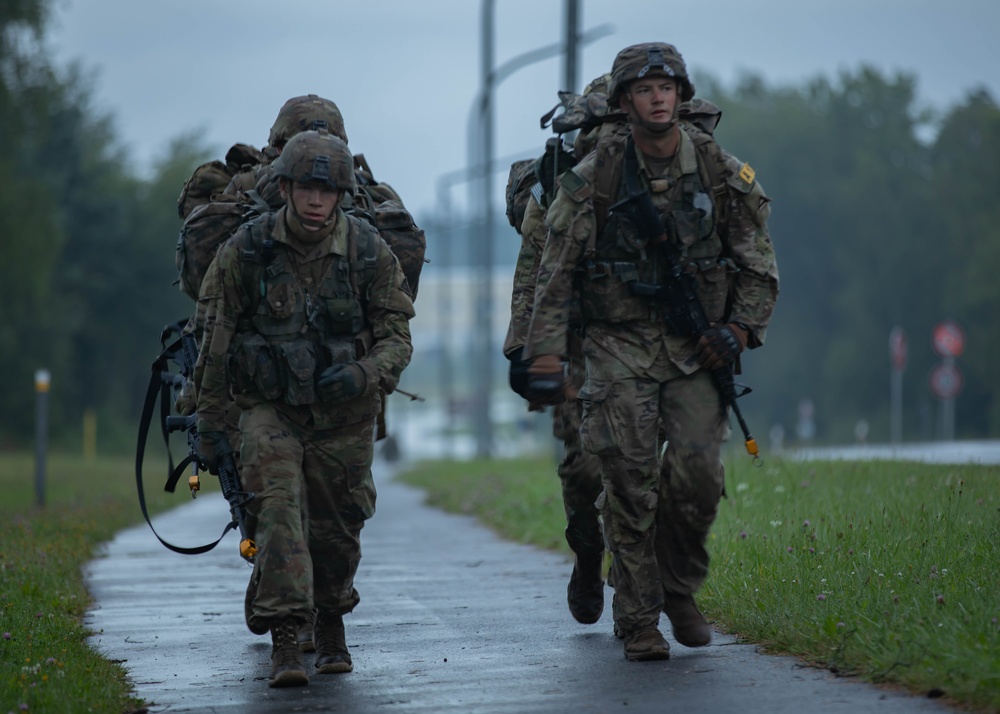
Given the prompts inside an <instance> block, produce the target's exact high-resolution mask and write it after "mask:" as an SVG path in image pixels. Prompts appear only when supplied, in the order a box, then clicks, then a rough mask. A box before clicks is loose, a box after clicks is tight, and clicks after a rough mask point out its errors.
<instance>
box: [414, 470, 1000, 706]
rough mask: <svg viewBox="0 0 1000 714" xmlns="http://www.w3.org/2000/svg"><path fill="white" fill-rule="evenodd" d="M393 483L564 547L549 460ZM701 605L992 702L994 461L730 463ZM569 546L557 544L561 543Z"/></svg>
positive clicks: (733, 627) (743, 635)
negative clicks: (959, 463)
mask: <svg viewBox="0 0 1000 714" xmlns="http://www.w3.org/2000/svg"><path fill="white" fill-rule="evenodd" d="M402 478H403V480H405V481H406V482H408V483H411V484H413V485H416V486H418V487H421V488H423V489H426V490H427V492H428V502H429V503H431V504H433V505H436V506H440V507H443V508H446V509H448V510H452V511H457V512H462V513H467V514H474V515H476V516H478V517H479V518H481V519H482V520H483V522H485V523H486V524H488V525H490V526H491V527H492V528H494V529H495V530H496V531H497V532H498V533H500V534H501V535H503V536H505V537H508V538H511V539H515V540H519V541H523V542H528V543H533V544H535V545H539V546H542V547H545V548H555V549H559V550H562V551H567V548H566V545H565V542H564V540H563V537H562V530H563V528H564V526H565V523H564V516H563V511H562V506H561V503H560V496H559V481H558V478H557V477H556V474H555V466H554V464H553V463H552V461H551V460H549V459H536V460H531V459H523V460H516V461H482V462H434V463H424V464H419V465H417V466H416V467H415V468H414V469H413V470H411V471H409V472H408V473H406V474H403V475H402ZM727 491H728V498H727V499H725V500H723V502H722V504H721V506H720V512H719V518H718V520H717V521H716V524H715V526H714V528H713V531H712V534H711V536H710V542H709V548H710V552H711V554H712V567H711V572H710V574H709V577H708V581H707V583H706V585H705V587H704V588H703V589H702V591H701V593H700V594H699V604H700V605H701V606H702V609H703V610H704V611H705V612H706V614H707V615H708V616H709V617H710V618H711V619H712V620H714V621H715V623H716V625H717V626H719V627H720V628H721V629H723V630H725V631H727V632H730V633H733V634H736V635H737V636H738V637H739V638H740V639H741V640H743V641H748V642H756V643H761V644H763V645H765V646H766V648H767V649H768V650H769V651H771V652H775V653H787V654H793V655H796V656H798V657H800V658H802V659H804V660H805V661H807V662H809V663H811V664H813V665H816V666H821V667H826V668H829V669H831V670H834V671H836V672H839V673H841V674H844V675H851V676H857V677H859V678H861V679H864V680H866V681H871V682H876V683H887V684H894V685H901V686H903V687H906V688H908V689H909V690H911V691H913V692H918V693H922V694H934V695H938V694H941V695H944V696H945V697H947V698H948V699H949V700H951V701H954V702H956V703H960V704H962V705H964V706H966V707H968V708H971V709H975V710H982V711H1000V573H998V569H1000V467H995V466H991V467H986V466H942V465H929V464H916V463H896V462H867V463H863V462H862V463H854V462H811V463H799V462H791V461H781V460H777V459H774V460H771V461H770V462H769V463H768V464H767V465H765V467H764V468H761V469H756V468H752V467H751V466H750V465H749V464H748V463H747V462H746V460H745V459H744V458H743V457H740V456H737V457H735V458H733V459H732V460H731V462H730V468H729V471H728V474H727ZM567 552H568V551H567Z"/></svg>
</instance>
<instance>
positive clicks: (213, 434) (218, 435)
mask: <svg viewBox="0 0 1000 714" xmlns="http://www.w3.org/2000/svg"><path fill="white" fill-rule="evenodd" d="M198 457H199V458H200V459H201V460H202V461H203V462H204V464H205V467H206V468H207V469H208V472H209V473H210V474H212V475H213V476H218V475H219V466H221V465H222V463H223V461H225V460H226V459H227V458H230V459H231V458H232V457H233V446H232V444H230V443H229V437H228V436H226V432H224V431H201V432H198Z"/></svg>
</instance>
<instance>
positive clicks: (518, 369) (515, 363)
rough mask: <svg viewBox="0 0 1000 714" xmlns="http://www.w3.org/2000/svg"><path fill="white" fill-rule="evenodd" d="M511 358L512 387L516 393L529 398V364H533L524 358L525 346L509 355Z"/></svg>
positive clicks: (510, 377) (510, 374) (510, 376)
mask: <svg viewBox="0 0 1000 714" xmlns="http://www.w3.org/2000/svg"><path fill="white" fill-rule="evenodd" d="M507 359H509V360H510V373H509V379H510V388H511V389H513V390H514V393H515V394H517V395H518V396H520V397H523V398H524V399H527V398H528V366H529V365H530V364H531V363H530V362H528V361H527V360H526V359H524V348H523V347H518V348H517V349H516V350H514V351H513V352H511V353H510V355H509V356H508V357H507Z"/></svg>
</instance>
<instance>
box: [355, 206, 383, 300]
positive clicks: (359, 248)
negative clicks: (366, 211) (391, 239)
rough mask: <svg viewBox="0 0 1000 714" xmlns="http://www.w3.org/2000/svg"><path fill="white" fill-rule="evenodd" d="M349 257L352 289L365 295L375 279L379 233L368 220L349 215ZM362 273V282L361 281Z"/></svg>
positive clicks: (357, 293)
mask: <svg viewBox="0 0 1000 714" xmlns="http://www.w3.org/2000/svg"><path fill="white" fill-rule="evenodd" d="M347 219H348V223H349V226H348V233H347V258H348V260H349V261H350V267H351V270H350V280H351V289H352V290H353V291H354V294H355V295H359V296H364V294H365V292H367V290H365V291H362V290H361V288H362V287H364V288H367V287H368V285H370V284H371V282H372V280H374V279H375V268H376V266H377V265H378V241H377V240H375V238H376V236H377V235H378V233H377V231H376V230H375V227H374V226H372V225H371V224H370V223H368V221H363V220H360V219H358V218H355V217H354V216H348V217H347ZM359 275H360V283H359Z"/></svg>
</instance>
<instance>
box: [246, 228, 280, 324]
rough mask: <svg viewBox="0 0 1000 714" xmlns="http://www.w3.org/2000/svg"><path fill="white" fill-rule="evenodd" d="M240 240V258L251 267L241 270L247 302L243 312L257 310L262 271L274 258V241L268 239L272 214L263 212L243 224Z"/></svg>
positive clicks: (262, 287) (260, 292) (261, 284)
mask: <svg viewBox="0 0 1000 714" xmlns="http://www.w3.org/2000/svg"><path fill="white" fill-rule="evenodd" d="M245 226H246V230H244V231H243V232H242V239H241V241H240V258H241V259H242V260H243V262H244V263H249V264H250V265H252V266H253V267H252V268H250V267H248V268H246V269H244V270H243V295H244V296H245V297H246V298H247V301H248V302H247V303H246V304H244V306H243V311H244V313H245V314H253V313H254V312H256V311H257V304H258V303H259V302H260V299H261V297H263V290H264V286H263V280H262V278H263V273H264V271H265V270H266V269H268V268H269V267H270V266H271V262H272V261H273V260H274V251H275V248H274V241H273V240H271V239H270V237H269V236H270V235H271V230H272V229H273V228H274V214H273V213H265V214H264V215H263V216H261V217H260V218H258V219H257V220H254V221H251V222H250V223H247V224H245Z"/></svg>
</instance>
